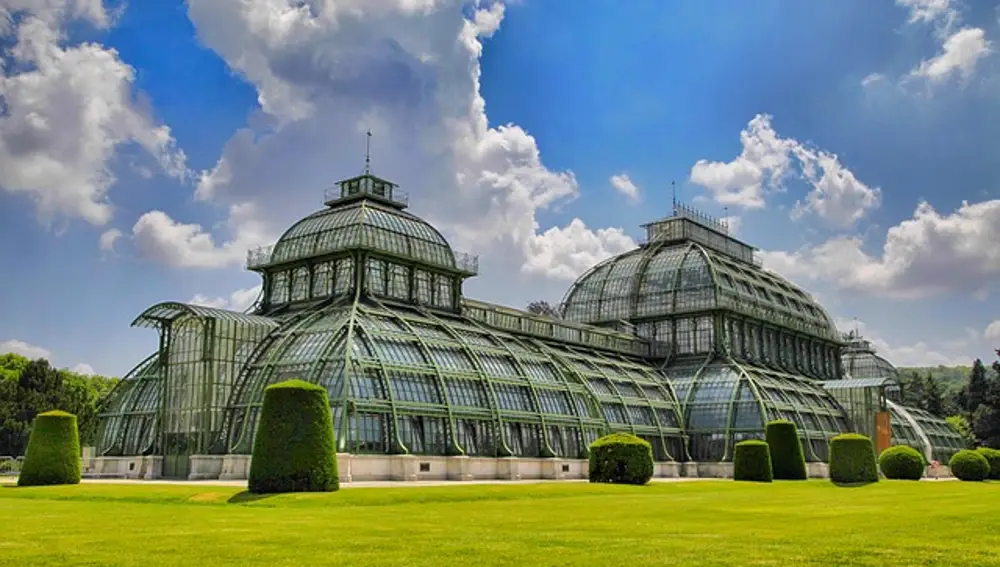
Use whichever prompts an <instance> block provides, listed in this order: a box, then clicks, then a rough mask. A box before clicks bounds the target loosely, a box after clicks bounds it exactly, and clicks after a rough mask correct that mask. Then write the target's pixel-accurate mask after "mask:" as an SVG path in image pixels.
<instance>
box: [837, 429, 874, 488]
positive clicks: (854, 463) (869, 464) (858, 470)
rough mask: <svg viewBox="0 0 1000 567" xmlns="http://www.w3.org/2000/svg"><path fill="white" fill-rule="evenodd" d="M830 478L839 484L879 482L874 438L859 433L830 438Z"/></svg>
mask: <svg viewBox="0 0 1000 567" xmlns="http://www.w3.org/2000/svg"><path fill="white" fill-rule="evenodd" d="M830 480H831V481H833V482H836V483H838V484H858V483H862V482H878V466H877V465H876V464H875V447H874V446H873V445H872V440H871V439H869V438H868V437H865V436H864V435H858V434H857V433H842V434H840V435H837V436H836V437H834V438H833V439H830Z"/></svg>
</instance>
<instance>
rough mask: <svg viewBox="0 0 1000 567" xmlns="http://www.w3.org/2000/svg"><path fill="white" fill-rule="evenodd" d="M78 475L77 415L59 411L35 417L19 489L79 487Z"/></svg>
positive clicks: (79, 470)
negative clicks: (45, 486)
mask: <svg viewBox="0 0 1000 567" xmlns="http://www.w3.org/2000/svg"><path fill="white" fill-rule="evenodd" d="M80 474H81V465H80V432H79V431H78V430H77V426H76V416H75V415H73V414H71V413H67V412H64V411H59V410H55V411H49V412H45V413H40V414H38V415H37V416H35V423H34V426H32V428H31V436H30V437H28V448H27V450H26V451H25V454H24V465H23V466H22V467H21V476H19V477H18V478H17V484H18V486H43V485H52V484H79V483H80Z"/></svg>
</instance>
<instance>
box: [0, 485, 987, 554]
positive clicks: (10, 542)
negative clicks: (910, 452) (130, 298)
mask: <svg viewBox="0 0 1000 567" xmlns="http://www.w3.org/2000/svg"><path fill="white" fill-rule="evenodd" d="M998 510H1000V485H998V484H996V483H964V482H906V481H883V482H879V483H877V484H872V485H868V486H863V487H858V488H838V487H836V486H834V485H832V484H831V483H829V482H825V481H808V482H775V483H774V484H757V483H735V482H727V481H715V482H690V483H654V484H652V485H649V486H641V487H636V486H620V485H590V484H583V483H546V484H509V485H464V486H447V487H433V488H353V489H349V490H342V491H340V492H336V493H298V494H283V495H276V496H269V497H250V496H248V495H247V494H246V493H241V491H240V489H237V488H228V487H212V486H205V485H153V484H147V485H142V484H81V485H76V486H57V487H32V488H15V487H10V486H0V518H3V519H4V527H3V529H2V530H0V533H2V535H0V565H17V566H25V565H102V566H103V565H143V566H149V565H172V566H173V565H191V566H194V567H206V566H210V565H268V566H273V565H350V566H362V565H373V566H375V565H377V566H385V565H407V566H419V565H427V566H443V565H470V566H476V567H479V566H487V565H516V566H519V567H523V566H542V565H587V566H596V565H608V566H613V567H618V566H626V567H639V566H643V565H671V564H672V565H684V566H702V565H726V566H729V565H796V566H801V565H816V566H824V567H829V566H835V565H872V566H879V567H882V566H889V565H893V566H894V565H942V566H954V565H963V566H971V565H1000V555H998V554H997V552H996V550H997V549H998V548H1000V513H998Z"/></svg>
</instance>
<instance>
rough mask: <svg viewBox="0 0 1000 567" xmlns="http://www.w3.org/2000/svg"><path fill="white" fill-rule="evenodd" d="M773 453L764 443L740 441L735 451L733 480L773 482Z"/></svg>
mask: <svg viewBox="0 0 1000 567" xmlns="http://www.w3.org/2000/svg"><path fill="white" fill-rule="evenodd" d="M773 477H774V475H773V473H772V471H771V451H770V450H769V449H768V447H767V443H766V442H764V441H757V440H750V441H740V442H739V443H737V444H736V447H735V448H734V449H733V479H735V480H750V481H755V482H771V479H772V478H773Z"/></svg>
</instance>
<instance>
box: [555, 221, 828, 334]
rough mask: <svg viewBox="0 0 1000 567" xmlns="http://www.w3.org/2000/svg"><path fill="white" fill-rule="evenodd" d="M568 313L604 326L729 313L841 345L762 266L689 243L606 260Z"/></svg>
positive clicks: (804, 296)
mask: <svg viewBox="0 0 1000 567" xmlns="http://www.w3.org/2000/svg"><path fill="white" fill-rule="evenodd" d="M562 308H563V317H565V318H566V319H569V320H572V321H578V322H583V323H590V324H597V325H607V324H613V323H615V322H617V321H623V320H624V321H633V322H634V321H637V320H642V319H646V318H652V319H655V318H662V317H665V316H672V315H674V314H675V313H685V312H691V311H707V310H713V309H728V310H731V311H735V312H738V313H742V314H744V315H747V316H750V317H754V318H756V319H763V320H767V321H770V322H773V323H776V324H779V325H782V326H785V327H789V328H792V329H796V330H799V331H802V332H805V333H807V334H810V335H813V336H817V337H821V338H824V339H830V340H834V341H839V340H840V335H839V333H838V332H837V328H836V325H835V324H834V322H833V320H832V319H831V317H830V315H829V314H828V313H827V312H826V310H825V309H823V307H822V306H821V305H820V304H819V303H817V302H816V300H815V299H813V298H812V296H810V295H809V294H808V293H806V292H805V291H803V290H802V289H800V288H798V287H797V286H795V285H794V284H792V283H791V282H789V281H788V280H786V279H784V278H783V277H781V276H779V275H777V274H775V273H773V272H769V271H767V270H764V269H763V268H762V267H760V265H758V264H757V263H754V262H745V261H741V260H739V259H736V258H735V257H733V256H731V255H728V254H724V253H722V252H719V251H716V250H713V249H712V248H709V247H706V246H702V245H701V244H698V243H696V242H690V241H689V242H683V243H671V244H669V245H666V246H657V245H655V244H654V245H645V246H642V247H639V248H637V249H635V250H631V251H629V252H626V253H624V254H621V255H619V256H615V257H613V258H610V259H608V260H605V261H604V262H602V263H600V264H598V265H597V266H595V267H594V268H592V269H591V270H590V271H588V272H587V273H585V274H583V275H582V276H580V278H579V279H577V280H576V282H575V283H573V285H572V286H571V287H570V289H569V291H568V292H567V293H566V296H565V299H564V300H563V307H562Z"/></svg>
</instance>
